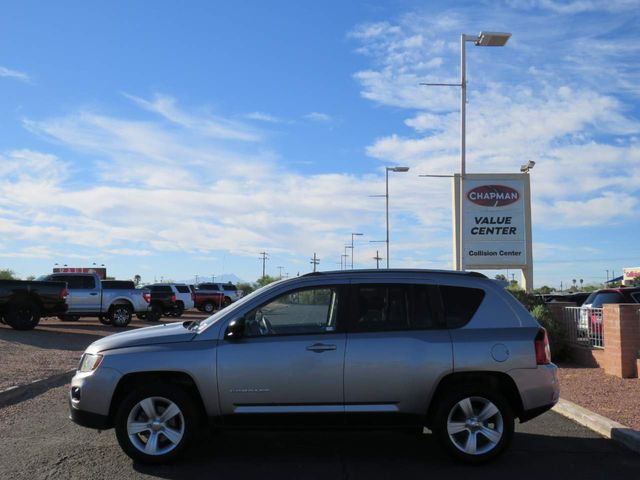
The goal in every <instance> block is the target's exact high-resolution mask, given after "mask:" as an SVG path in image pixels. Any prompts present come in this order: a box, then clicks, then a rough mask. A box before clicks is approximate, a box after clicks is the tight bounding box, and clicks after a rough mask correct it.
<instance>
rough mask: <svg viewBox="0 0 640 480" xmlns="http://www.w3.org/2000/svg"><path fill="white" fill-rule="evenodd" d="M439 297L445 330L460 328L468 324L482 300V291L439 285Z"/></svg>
mask: <svg viewBox="0 0 640 480" xmlns="http://www.w3.org/2000/svg"><path fill="white" fill-rule="evenodd" d="M439 288H440V296H441V297H442V307H443V309H444V318H445V323H446V325H447V328H460V327H463V326H464V325H466V324H467V323H469V320H471V319H472V318H473V315H474V314H475V313H476V311H477V310H478V307H480V304H481V303H482V300H483V299H484V290H481V289H479V288H468V287H451V286H444V285H441V286H440V287H439Z"/></svg>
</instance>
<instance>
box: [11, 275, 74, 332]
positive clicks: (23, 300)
mask: <svg viewBox="0 0 640 480" xmlns="http://www.w3.org/2000/svg"><path fill="white" fill-rule="evenodd" d="M67 295H68V291H67V284H66V283H64V282H38V281H26V280H0V321H1V322H2V323H6V324H7V325H9V326H11V327H13V328H15V329H16V330H31V329H32V328H34V327H35V326H36V325H38V322H40V317H42V316H49V315H51V316H53V315H61V314H63V313H65V312H66V311H67V308H68V307H67Z"/></svg>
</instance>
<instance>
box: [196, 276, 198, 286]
mask: <svg viewBox="0 0 640 480" xmlns="http://www.w3.org/2000/svg"><path fill="white" fill-rule="evenodd" d="M196 285H198V275H196Z"/></svg>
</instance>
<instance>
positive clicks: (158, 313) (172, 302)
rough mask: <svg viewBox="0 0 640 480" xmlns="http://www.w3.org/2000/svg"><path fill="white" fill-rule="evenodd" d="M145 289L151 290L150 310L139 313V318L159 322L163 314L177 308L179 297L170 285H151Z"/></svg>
mask: <svg viewBox="0 0 640 480" xmlns="http://www.w3.org/2000/svg"><path fill="white" fill-rule="evenodd" d="M145 289H146V290H148V292H149V310H148V311H147V312H143V313H139V314H137V316H138V318H140V319H141V320H147V321H149V322H157V321H158V320H160V318H162V315H168V314H169V313H171V312H174V311H175V310H176V308H177V306H178V299H177V298H176V294H175V293H174V292H173V290H172V289H171V287H170V286H169V285H150V286H148V287H145Z"/></svg>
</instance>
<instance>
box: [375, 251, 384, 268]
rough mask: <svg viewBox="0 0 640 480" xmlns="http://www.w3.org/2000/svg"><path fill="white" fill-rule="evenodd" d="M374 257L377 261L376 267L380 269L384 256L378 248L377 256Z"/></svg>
mask: <svg viewBox="0 0 640 480" xmlns="http://www.w3.org/2000/svg"><path fill="white" fill-rule="evenodd" d="M373 259H374V260H375V261H376V269H380V260H382V257H381V256H380V254H379V253H378V250H376V256H375V257H373Z"/></svg>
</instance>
